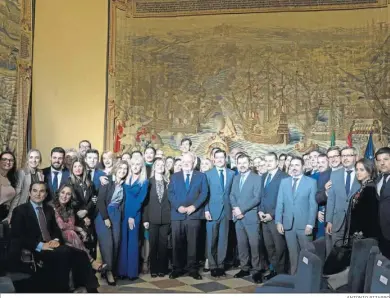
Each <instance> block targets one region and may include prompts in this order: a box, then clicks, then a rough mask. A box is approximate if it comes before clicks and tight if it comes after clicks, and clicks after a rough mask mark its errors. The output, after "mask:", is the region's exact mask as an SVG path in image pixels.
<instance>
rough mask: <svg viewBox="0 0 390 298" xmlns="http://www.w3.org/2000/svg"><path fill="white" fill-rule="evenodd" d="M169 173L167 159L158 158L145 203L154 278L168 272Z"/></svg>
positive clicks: (151, 271)
mask: <svg viewBox="0 0 390 298" xmlns="http://www.w3.org/2000/svg"><path fill="white" fill-rule="evenodd" d="M166 173H169V171H168V170H166V168H165V161H164V159H162V158H156V159H155V161H154V163H153V166H152V171H151V178H150V179H149V187H148V189H149V191H148V196H147V199H146V201H145V204H144V214H143V215H144V218H143V221H144V223H143V225H144V227H145V229H147V230H149V233H150V239H149V241H150V255H149V258H150V274H151V277H152V278H155V277H157V276H159V277H163V276H165V274H167V273H168V234H169V232H170V229H171V204H170V202H169V200H168V183H169V178H168V177H167V175H166Z"/></svg>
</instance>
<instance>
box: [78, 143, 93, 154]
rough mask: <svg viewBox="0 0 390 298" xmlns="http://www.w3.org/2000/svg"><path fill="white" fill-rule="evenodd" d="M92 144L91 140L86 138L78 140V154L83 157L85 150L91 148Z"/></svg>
mask: <svg viewBox="0 0 390 298" xmlns="http://www.w3.org/2000/svg"><path fill="white" fill-rule="evenodd" d="M91 148H92V145H91V142H90V141H88V140H82V141H80V142H79V154H80V156H81V157H82V158H84V157H85V153H86V152H87V150H89V149H91Z"/></svg>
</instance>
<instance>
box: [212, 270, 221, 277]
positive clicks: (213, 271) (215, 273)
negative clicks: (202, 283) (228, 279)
mask: <svg viewBox="0 0 390 298" xmlns="http://www.w3.org/2000/svg"><path fill="white" fill-rule="evenodd" d="M211 276H212V277H218V276H219V275H218V269H211Z"/></svg>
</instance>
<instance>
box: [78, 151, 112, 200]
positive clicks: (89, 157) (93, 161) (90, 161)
mask: <svg viewBox="0 0 390 298" xmlns="http://www.w3.org/2000/svg"><path fill="white" fill-rule="evenodd" d="M84 160H85V163H86V164H87V170H88V176H89V179H90V180H91V181H92V183H93V185H94V186H95V191H96V193H95V195H97V193H98V192H99V188H100V186H101V185H105V184H107V183H108V180H107V179H104V180H103V181H101V180H102V179H101V177H105V176H106V173H104V172H103V171H102V170H99V169H98V168H97V165H98V162H99V151H97V150H96V149H88V150H87V151H86V152H85V158H84ZM95 197H96V196H95ZM95 202H96V201H95Z"/></svg>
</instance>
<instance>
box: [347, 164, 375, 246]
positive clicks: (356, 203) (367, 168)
mask: <svg viewBox="0 0 390 298" xmlns="http://www.w3.org/2000/svg"><path fill="white" fill-rule="evenodd" d="M355 169H356V178H357V180H358V181H359V182H360V184H361V187H360V189H359V191H358V192H356V193H355V195H354V196H353V197H352V198H351V201H350V203H349V208H348V214H347V223H348V225H347V228H348V233H347V237H348V236H349V238H356V237H357V238H378V237H379V235H380V228H379V220H378V204H379V203H378V193H377V189H376V184H375V179H376V177H377V171H376V167H375V163H374V162H373V161H372V160H369V159H367V158H362V159H360V160H359V161H357V162H356V165H355Z"/></svg>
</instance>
